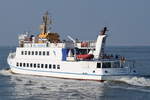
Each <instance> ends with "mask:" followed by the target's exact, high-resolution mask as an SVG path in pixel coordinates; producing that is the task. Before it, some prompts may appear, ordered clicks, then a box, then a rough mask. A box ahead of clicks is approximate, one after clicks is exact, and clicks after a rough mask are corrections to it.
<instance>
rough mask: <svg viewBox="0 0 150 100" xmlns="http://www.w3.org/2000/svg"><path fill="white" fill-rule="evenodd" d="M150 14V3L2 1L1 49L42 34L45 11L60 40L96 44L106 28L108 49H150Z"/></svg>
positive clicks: (126, 0) (128, 0)
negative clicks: (26, 35)
mask: <svg viewBox="0 0 150 100" xmlns="http://www.w3.org/2000/svg"><path fill="white" fill-rule="evenodd" d="M149 10H150V0H0V35H1V36H0V46H17V45H18V35H19V34H21V33H24V32H26V31H28V32H31V33H35V34H39V32H40V31H39V25H40V24H41V22H42V21H41V18H42V15H43V14H44V13H45V12H46V11H48V12H49V13H50V15H51V16H52V20H53V27H52V31H53V32H57V33H59V35H60V36H61V39H66V36H67V35H70V36H71V37H73V38H79V39H80V40H95V39H96V38H97V35H98V34H99V31H100V30H101V29H102V28H103V27H104V26H107V27H108V30H109V31H108V32H107V34H108V40H107V45H110V46H147V45H148V46H150V11H149Z"/></svg>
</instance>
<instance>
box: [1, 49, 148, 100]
mask: <svg viewBox="0 0 150 100" xmlns="http://www.w3.org/2000/svg"><path fill="white" fill-rule="evenodd" d="M13 51H15V47H0V100H150V77H148V76H150V47H148V46H147V47H146V46H139V47H136V46H135V47H131V46H130V47H128V46H124V47H123V46H121V47H119V46H111V47H108V48H107V49H106V51H107V52H108V53H109V54H118V55H122V56H125V57H127V58H128V59H129V60H135V62H136V64H135V67H137V68H138V69H139V73H140V74H141V75H146V76H143V77H133V78H122V79H121V80H119V81H105V82H95V81H81V80H67V79H58V78H50V77H39V76H30V75H19V74H12V73H10V71H9V70H8V69H7V68H9V66H8V64H7V56H8V54H9V52H13Z"/></svg>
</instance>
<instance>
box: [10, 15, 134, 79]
mask: <svg viewBox="0 0 150 100" xmlns="http://www.w3.org/2000/svg"><path fill="white" fill-rule="evenodd" d="M42 19H43V22H42V24H41V25H40V30H41V33H40V34H38V35H33V34H29V33H24V34H21V35H19V37H18V38H19V46H18V47H17V48H16V52H14V53H10V54H9V56H8V59H7V61H8V64H9V66H10V70H11V72H13V73H18V74H28V75H40V76H50V77H57V78H66V79H80V80H97V81H104V80H116V79H120V78H122V77H126V76H134V75H137V71H136V68H135V67H134V64H133V63H131V62H130V61H128V60H127V59H126V58H125V57H121V56H117V55H116V56H113V55H111V56H110V55H109V56H108V54H106V52H105V51H104V50H105V42H106V38H107V34H106V32H107V27H104V28H103V30H102V31H100V34H99V35H98V37H97V40H94V41H80V40H78V39H73V38H72V37H71V36H67V37H68V40H60V37H59V34H58V33H56V32H50V31H49V30H51V24H52V20H51V18H50V17H49V16H48V12H46V13H45V14H44V16H43V17H42Z"/></svg>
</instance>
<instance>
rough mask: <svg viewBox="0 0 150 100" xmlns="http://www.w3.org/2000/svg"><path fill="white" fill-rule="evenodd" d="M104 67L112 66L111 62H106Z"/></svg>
mask: <svg viewBox="0 0 150 100" xmlns="http://www.w3.org/2000/svg"><path fill="white" fill-rule="evenodd" d="M102 68H111V62H104V63H103V64H102Z"/></svg>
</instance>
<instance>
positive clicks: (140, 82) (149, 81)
mask: <svg viewBox="0 0 150 100" xmlns="http://www.w3.org/2000/svg"><path fill="white" fill-rule="evenodd" d="M0 75H4V76H17V77H24V78H25V77H26V78H27V79H31V80H34V79H35V78H39V79H43V80H45V81H49V80H51V81H52V80H53V81H54V80H55V81H56V80H57V79H55V78H47V77H39V76H37V77H36V76H30V77H29V75H21V74H19V75H18V74H13V73H12V72H11V70H10V69H2V70H0ZM43 80H42V81H43ZM58 80H61V79H58ZM66 81H67V80H66ZM69 81H71V80H69ZM72 81H73V80H72ZM115 81H120V82H125V83H127V84H130V85H135V86H148V87H150V78H146V77H136V76H135V77H125V78H121V79H119V80H115ZM82 82H84V81H82ZM86 82H87V81H86ZM90 83H91V82H90ZM92 83H93V84H94V83H95V82H92ZM105 83H107V82H106V81H105V82H104V84H105ZM116 84H117V83H116Z"/></svg>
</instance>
